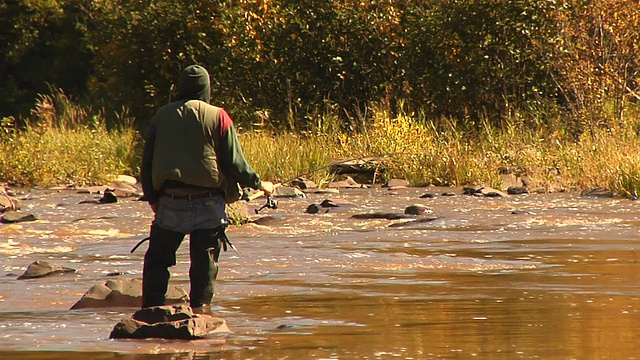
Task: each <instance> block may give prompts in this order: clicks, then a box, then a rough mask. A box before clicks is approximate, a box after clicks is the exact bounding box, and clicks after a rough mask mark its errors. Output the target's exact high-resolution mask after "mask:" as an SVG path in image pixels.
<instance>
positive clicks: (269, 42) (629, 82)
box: [0, 0, 640, 137]
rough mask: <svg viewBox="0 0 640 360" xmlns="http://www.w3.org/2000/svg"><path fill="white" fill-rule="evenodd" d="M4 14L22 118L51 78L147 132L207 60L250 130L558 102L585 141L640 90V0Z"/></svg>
mask: <svg viewBox="0 0 640 360" xmlns="http://www.w3.org/2000/svg"><path fill="white" fill-rule="evenodd" d="M0 20H1V21H0V24H1V25H0V28H2V31H0V43H2V44H3V45H4V46H3V47H0V54H1V55H2V56H3V57H4V58H5V59H6V61H5V62H3V63H0V80H2V83H3V87H2V88H1V89H0V117H9V116H13V117H14V118H16V119H19V120H21V119H22V117H24V116H26V114H27V111H28V109H30V108H31V107H32V106H33V103H34V102H35V100H36V97H37V94H42V93H45V92H46V90H47V88H48V86H49V85H48V84H51V86H52V87H54V88H62V89H64V91H65V92H66V93H68V94H71V95H74V96H75V97H76V98H78V99H81V100H82V101H84V102H86V103H88V104H91V105H92V106H93V107H96V108H105V109H106V111H107V112H109V113H111V112H114V111H119V109H122V108H123V107H124V108H127V109H130V110H131V113H132V115H133V116H134V117H135V118H136V119H137V123H138V124H137V125H138V127H139V128H145V127H146V126H145V125H146V124H147V123H148V119H149V117H150V116H152V114H153V113H154V111H155V109H157V108H158V106H160V105H162V104H164V103H166V102H168V101H169V100H170V99H171V98H172V95H173V94H175V87H174V84H175V83H176V79H177V78H178V76H179V73H180V71H181V70H182V69H183V68H184V67H185V66H187V65H189V64H192V63H198V64H201V65H203V66H205V67H206V68H207V69H209V71H210V73H211V76H212V83H213V84H212V85H213V86H212V89H213V99H214V100H213V101H214V102H215V103H216V104H218V105H222V106H224V107H226V108H227V109H228V110H230V112H231V114H232V116H233V117H234V119H235V120H236V121H237V123H239V124H241V125H243V126H244V127H246V128H249V127H252V126H253V125H254V124H256V123H259V125H260V126H264V127H269V128H271V129H275V130H276V131H282V132H286V131H289V130H296V131H308V130H310V129H312V128H313V127H314V126H315V125H314V124H315V123H317V121H318V117H319V116H321V115H324V114H327V113H330V114H332V115H333V116H335V117H336V118H337V119H338V120H339V123H340V128H341V129H348V130H350V131H354V132H359V131H362V130H363V126H364V124H365V123H366V122H367V121H370V120H371V115H372V114H371V104H372V103H379V104H383V106H384V107H385V110H386V111H388V112H389V114H390V115H392V116H395V115H399V114H401V113H402V112H403V111H405V112H411V111H413V112H421V113H423V114H424V115H425V116H428V117H429V118H431V119H447V120H438V121H443V122H445V123H446V122H447V121H449V120H450V119H453V120H455V122H456V123H457V124H459V125H462V126H466V127H471V128H474V127H475V128H476V130H479V129H480V128H481V127H482V122H483V121H490V122H491V123H492V125H500V124H501V122H502V121H503V120H504V119H511V120H514V119H523V120H525V119H526V120H527V121H529V120H530V119H532V118H533V117H535V116H536V115H534V114H529V116H526V117H522V116H520V115H519V114H521V113H523V112H529V111H534V112H536V111H537V112H539V111H550V112H553V113H554V114H557V113H560V114H562V115H563V116H564V119H563V122H564V124H565V127H566V130H567V131H568V132H570V133H572V135H573V136H574V137H579V136H581V134H582V133H583V132H585V131H587V132H592V131H596V129H597V128H599V127H611V126H612V125H615V124H613V123H614V122H618V123H623V122H624V121H626V117H625V116H626V115H627V109H628V106H629V103H630V102H637V100H638V99H639V98H640V95H639V93H640V91H639V88H638V83H639V81H638V80H639V77H640V73H639V72H638V70H637V69H638V68H640V64H639V63H638V62H639V60H638V59H640V7H638V6H637V1H635V0H603V1H598V2H584V1H582V0H566V1H507V0H468V1H467V0H464V1H463V0H443V1H430V2H429V1H404V0H403V1H401V0H385V1H359V0H346V1H335V0H330V1H311V0H304V1H292V0H260V1H250V0H233V1H219V0H209V1H203V0H201V1H186V0H178V1H169V0H154V1H142V0H108V1H89V0H59V1H52V0H39V1H26V0H11V1H5V2H3V3H2V4H0ZM256 114H260V115H259V116H257V115H256ZM555 118H556V117H550V119H555ZM487 119H488V120H487ZM539 119H541V118H539ZM544 125H546V124H544ZM438 126H440V125H438Z"/></svg>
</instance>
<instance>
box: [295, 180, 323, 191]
mask: <svg viewBox="0 0 640 360" xmlns="http://www.w3.org/2000/svg"><path fill="white" fill-rule="evenodd" d="M291 186H295V187H297V188H298V189H301V190H307V189H317V188H318V185H316V183H314V182H313V181H311V180H307V179H304V178H297V179H295V180H291Z"/></svg>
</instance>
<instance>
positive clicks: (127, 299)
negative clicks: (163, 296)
mask: <svg viewBox="0 0 640 360" xmlns="http://www.w3.org/2000/svg"><path fill="white" fill-rule="evenodd" d="M188 301H189V295H188V294H187V293H186V291H184V289H182V288H178V287H175V286H169V289H168V291H167V303H168V304H179V303H186V302H188ZM141 306H142V280H140V279H132V278H121V279H113V280H108V281H106V282H104V283H100V284H96V285H94V286H92V287H91V289H89V290H88V291H87V292H86V293H85V294H84V295H82V298H81V299H80V300H78V302H76V303H75V304H74V305H73V306H72V307H71V309H70V310H77V309H85V308H113V307H138V308H139V307H141Z"/></svg>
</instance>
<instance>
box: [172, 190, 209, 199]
mask: <svg viewBox="0 0 640 360" xmlns="http://www.w3.org/2000/svg"><path fill="white" fill-rule="evenodd" d="M163 195H164V196H168V197H170V198H172V199H174V200H196V199H203V198H208V197H212V196H214V195H215V193H213V192H211V191H207V192H203V193H198V194H179V195H178V194H167V193H166V192H165V193H163Z"/></svg>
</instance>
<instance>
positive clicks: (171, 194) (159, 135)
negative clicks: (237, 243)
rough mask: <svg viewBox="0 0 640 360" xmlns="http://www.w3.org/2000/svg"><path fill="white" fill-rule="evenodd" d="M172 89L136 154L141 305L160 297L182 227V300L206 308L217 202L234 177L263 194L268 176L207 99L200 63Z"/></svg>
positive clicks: (218, 242) (218, 237) (223, 218)
mask: <svg viewBox="0 0 640 360" xmlns="http://www.w3.org/2000/svg"><path fill="white" fill-rule="evenodd" d="M178 92H179V95H178V98H179V100H178V101H175V102H172V103H170V104H167V105H165V106H163V107H161V108H160V109H159V110H158V112H157V113H156V115H155V116H154V117H153V119H152V123H151V126H150V127H149V131H148V134H147V137H146V142H145V146H144V151H143V154H142V166H141V170H140V177H141V183H142V188H143V191H144V196H145V199H146V200H147V201H148V202H149V205H150V206H151V210H152V211H153V212H154V214H155V216H154V219H153V223H152V225H151V233H150V236H149V248H148V250H147V252H146V254H145V256H144V266H143V273H142V284H143V285H142V307H143V308H145V307H151V306H159V305H164V304H165V296H166V292H167V288H168V284H169V277H170V272H169V267H171V266H173V265H175V264H176V252H177V250H178V248H179V247H180V244H181V243H182V240H183V239H184V237H185V235H186V234H189V247H190V248H189V257H190V261H191V264H190V268H189V280H190V283H191V289H190V292H189V297H190V305H191V307H192V308H194V310H196V311H198V309H201V310H204V311H206V310H207V309H205V308H204V307H205V306H207V307H208V306H209V304H210V303H211V300H212V298H213V295H214V285H215V280H216V277H217V275H218V258H219V255H220V249H221V247H222V246H225V247H226V245H225V243H224V239H226V235H225V234H224V231H225V228H226V226H227V225H228V219H227V215H226V213H225V201H226V202H231V201H234V200H237V197H236V195H237V194H235V193H234V192H235V191H237V188H238V186H237V185H238V184H239V185H241V186H242V187H248V188H253V189H259V190H261V191H263V192H264V193H265V194H267V195H269V194H270V193H271V192H272V191H273V183H271V182H268V181H261V179H260V176H259V175H258V174H257V173H256V172H255V171H254V170H253V168H252V167H251V166H250V165H249V164H248V163H247V161H246V159H245V157H244V155H243V153H242V149H241V147H240V143H239V141H238V137H237V134H236V131H235V128H234V126H233V121H232V120H231V117H230V116H229V114H227V112H226V111H225V110H224V109H222V108H220V107H216V106H212V105H210V104H209V101H210V99H211V88H210V82H209V74H208V72H207V70H206V69H205V68H203V67H201V66H199V65H191V66H188V67H187V68H185V69H184V71H183V72H182V75H181V77H180V82H179V85H178ZM229 189H231V190H229ZM225 199H226V200H225ZM227 241H228V240H227Z"/></svg>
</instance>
